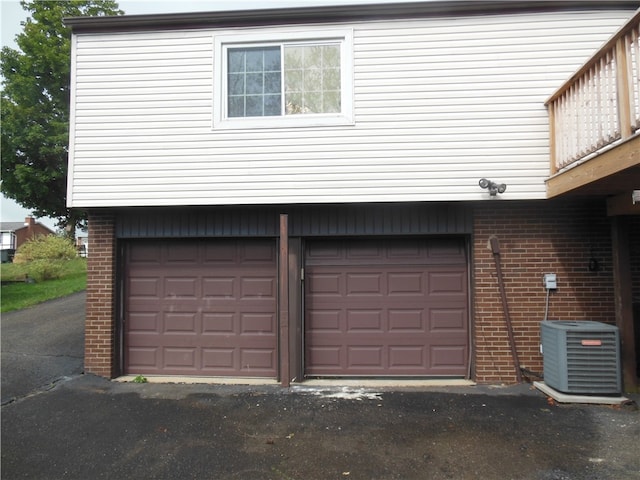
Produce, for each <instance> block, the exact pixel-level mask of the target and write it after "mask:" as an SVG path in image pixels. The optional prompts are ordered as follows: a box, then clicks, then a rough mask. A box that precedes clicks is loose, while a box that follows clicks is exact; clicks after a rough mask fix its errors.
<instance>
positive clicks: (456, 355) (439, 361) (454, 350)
mask: <svg viewBox="0 0 640 480" xmlns="http://www.w3.org/2000/svg"><path fill="white" fill-rule="evenodd" d="M466 352H467V349H466V346H464V345H452V346H439V347H432V348H431V365H432V368H433V369H434V370H443V371H447V372H450V371H452V370H453V371H455V370H456V369H457V370H458V371H459V372H460V374H461V375H463V374H464V372H465V368H466V363H467V358H466V357H467V353H466Z"/></svg>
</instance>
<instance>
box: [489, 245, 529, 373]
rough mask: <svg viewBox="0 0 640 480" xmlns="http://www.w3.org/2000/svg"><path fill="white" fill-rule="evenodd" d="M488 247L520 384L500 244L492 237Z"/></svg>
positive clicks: (518, 362) (518, 363)
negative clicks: (491, 255)
mask: <svg viewBox="0 0 640 480" xmlns="http://www.w3.org/2000/svg"><path fill="white" fill-rule="evenodd" d="M489 245H490V247H491V252H492V253H493V259H494V261H495V262H496V273H497V274H498V287H499V288H500V297H501V298H502V309H503V310H504V318H505V321H506V323H507V333H508V335H509V347H510V348H511V357H512V358H513V365H514V368H515V369H516V378H517V380H518V383H522V372H521V371H520V361H519V360H518V352H517V350H516V342H515V339H514V338H513V327H512V325H511V315H510V313H509V303H508V302H507V292H506V291H505V289H504V280H503V278H502V267H501V266H500V243H499V242H498V237H496V236H495V235H492V236H491V237H490V238H489Z"/></svg>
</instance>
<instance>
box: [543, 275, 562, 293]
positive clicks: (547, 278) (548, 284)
mask: <svg viewBox="0 0 640 480" xmlns="http://www.w3.org/2000/svg"><path fill="white" fill-rule="evenodd" d="M542 281H543V283H544V288H546V289H547V290H555V289H556V288H558V278H557V277H556V274H555V273H545V274H544V277H542Z"/></svg>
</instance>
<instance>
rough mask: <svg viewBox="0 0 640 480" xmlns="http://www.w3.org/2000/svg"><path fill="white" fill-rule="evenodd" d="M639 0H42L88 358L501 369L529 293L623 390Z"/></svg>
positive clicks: (142, 367)
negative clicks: (180, 10)
mask: <svg viewBox="0 0 640 480" xmlns="http://www.w3.org/2000/svg"><path fill="white" fill-rule="evenodd" d="M637 7H638V2H637V1H628V0H622V1H618V0H616V1H611V0H610V1H597V0H594V1H588V2H584V1H574V0H568V1H565V0H563V1H547V2H540V1H510V2H497V1H492V0H477V1H470V0H468V1H437V0H436V1H424V2H413V3H403V4H376V5H357V6H334V7H305V8H292V9H275V10H255V11H238V12H211V13H203V12H198V13H184V14H171V15H148V16H144V15H142V16H127V15H125V16H117V17H83V18H74V19H67V20H66V22H67V25H68V26H69V27H70V28H71V29H72V31H73V36H72V59H71V117H70V145H69V184H68V185H69V188H68V195H67V202H68V206H69V207H70V208H78V209H83V210H84V211H86V212H87V215H88V231H89V237H90V238H91V255H90V257H89V259H88V269H89V273H88V279H87V312H86V313H87V314H86V350H85V353H86V354H85V369H86V371H87V372H91V373H94V374H98V375H103V376H106V377H114V376H118V375H122V374H126V375H138V374H143V375H159V376H171V375H175V376H185V375H189V376H200V377H202V376H209V377H261V378H262V379H266V380H270V381H279V382H280V383H281V384H282V385H283V386H287V385H289V383H290V382H303V381H305V380H306V379H313V378H334V379H335V378H343V377H347V378H353V377H360V378H362V377H365V378H371V377H374V378H399V379H404V378H446V379H451V378H454V379H465V380H473V381H476V382H479V383H495V382H513V381H517V379H518V376H519V374H520V372H521V369H520V367H522V368H523V369H526V370H529V371H532V372H541V371H542V367H543V358H542V355H541V353H540V334H539V332H540V322H541V320H543V319H545V318H550V319H553V320H594V321H600V322H606V323H616V324H617V325H618V326H619V327H620V329H621V331H622V337H621V338H623V341H622V349H623V358H624V359H623V362H622V365H623V370H624V376H625V386H626V387H628V388H633V387H634V385H636V384H637V382H638V379H637V375H636V360H635V359H636V350H637V349H638V348H640V347H638V348H637V347H636V346H635V344H634V333H633V332H634V328H640V325H639V323H640V320H636V321H635V325H634V319H633V318H632V306H633V305H634V304H636V303H638V299H640V248H639V246H640V202H635V203H634V201H633V199H634V198H635V197H634V193H633V192H634V191H637V190H638V189H640V155H639V154H638V152H640V102H639V100H638V99H639V98H640V73H639V72H638V69H637V65H638V63H639V62H638V58H640V56H639V55H640V47H639V45H640V41H639V40H638V37H639V34H638V32H639V24H640V13H636V12H635V10H636V9H637ZM497 240H499V243H498V242H497ZM498 245H499V247H498ZM498 266H501V268H502V270H501V272H502V273H503V276H504V282H503V283H500V282H499V281H498V274H497V270H498V268H497V267H498ZM545 274H556V275H557V283H556V284H555V286H556V287H557V288H555V287H550V286H548V285H547V284H545V283H543V278H545V277H544V275H545ZM500 287H503V288H502V292H501V288H500ZM505 305H507V307H505ZM509 310H510V312H508V311H509ZM505 311H507V312H505ZM508 313H510V318H511V324H512V325H513V336H512V337H513V338H512V339H509V335H508V329H507V321H506V319H507V317H508ZM514 350H515V351H516V352H515V353H517V355H518V357H519V358H514V355H512V353H514V352H513V351H514Z"/></svg>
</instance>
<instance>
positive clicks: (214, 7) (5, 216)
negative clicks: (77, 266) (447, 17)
mask: <svg viewBox="0 0 640 480" xmlns="http://www.w3.org/2000/svg"><path fill="white" fill-rule="evenodd" d="M400 1H417V0H120V1H118V5H119V6H120V9H121V10H123V11H124V12H125V14H127V15H142V14H153V13H178V12H196V11H224V10H247V9H255V8H279V7H285V8H286V7H302V6H309V7H310V6H328V5H357V4H366V3H397V2H400ZM26 17H27V15H26V12H25V11H24V10H22V7H21V6H20V2H19V1H18V0H0V18H1V20H2V22H1V25H0V34H1V35H0V36H1V39H2V46H9V47H11V48H17V47H16V44H15V42H14V39H15V36H16V35H17V34H18V33H20V32H21V31H22V25H21V22H23V21H24V20H26ZM30 214H31V212H30V211H29V210H26V209H24V208H22V207H21V206H20V205H18V204H16V203H15V202H14V201H13V200H11V199H9V198H6V197H4V195H3V196H1V198H0V219H1V220H2V221H3V222H20V221H23V220H24V218H25V217H27V216H29V215H30ZM38 221H39V222H41V223H43V224H45V225H47V226H48V227H51V228H54V227H55V223H56V221H55V220H53V219H50V218H40V219H38Z"/></svg>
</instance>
